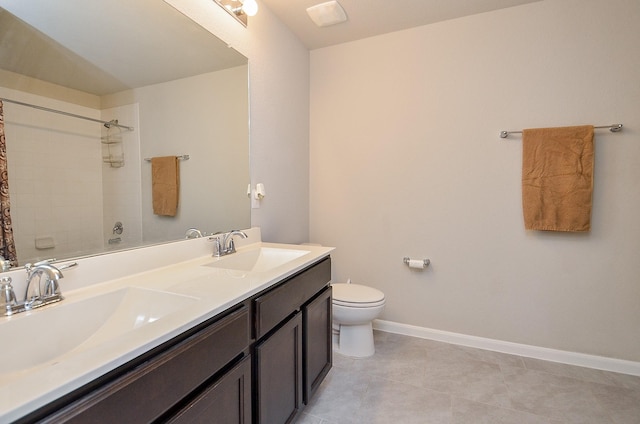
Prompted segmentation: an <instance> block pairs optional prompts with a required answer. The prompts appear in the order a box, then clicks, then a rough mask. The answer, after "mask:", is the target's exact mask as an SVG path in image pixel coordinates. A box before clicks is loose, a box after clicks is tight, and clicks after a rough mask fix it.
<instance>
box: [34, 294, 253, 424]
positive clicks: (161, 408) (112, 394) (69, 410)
mask: <svg viewBox="0 0 640 424" xmlns="http://www.w3.org/2000/svg"><path fill="white" fill-rule="evenodd" d="M250 325H251V323H250V315H249V308H247V306H246V305H242V307H241V308H240V309H239V310H237V311H235V312H233V313H231V314H230V315H228V316H226V317H224V318H222V319H221V320H220V321H217V322H215V323H213V324H211V325H210V326H209V327H206V328H205V329H203V330H201V331H199V332H198V333H196V334H194V335H192V336H190V337H189V338H187V339H185V340H184V341H182V342H180V343H178V344H177V345H175V346H173V347H171V348H169V349H168V350H166V351H165V352H163V353H160V354H159V355H158V356H156V357H154V358H153V359H151V360H149V361H147V362H145V363H143V364H141V365H140V366H138V367H136V368H134V369H132V370H131V371H129V372H128V373H127V374H125V375H123V376H122V377H119V378H117V379H116V380H114V381H112V382H111V383H108V384H106V385H105V386H103V387H101V388H100V389H98V390H96V391H95V392H92V393H90V394H88V395H87V396H85V397H84V398H81V399H80V400H78V401H76V402H74V403H72V404H71V405H69V406H68V407H66V408H65V409H63V410H61V411H60V412H59V413H57V414H55V415H54V416H51V417H49V419H47V420H45V422H52V423H58V422H69V423H90V422H96V423H98V422H113V423H116V422H121V423H124V422H131V423H133V422H140V423H142V422H150V421H153V420H154V419H156V418H158V417H159V416H160V415H161V414H162V413H164V412H165V411H167V410H168V409H170V408H171V407H172V406H173V405H175V404H176V403H178V402H179V401H180V400H181V399H182V398H184V397H185V396H187V395H188V394H189V393H191V392H192V391H193V390H195V389H196V388H197V387H198V386H199V385H201V384H202V383H204V382H205V381H206V380H207V379H208V378H210V377H211V376H212V375H213V374H215V373H216V372H217V371H219V370H220V369H221V368H222V367H224V366H225V365H226V364H227V363H229V362H230V361H231V360H232V359H234V358H235V357H236V356H238V355H239V354H240V353H241V352H242V351H243V350H245V349H246V348H247V346H248V345H249V344H250V342H251V339H250Z"/></svg>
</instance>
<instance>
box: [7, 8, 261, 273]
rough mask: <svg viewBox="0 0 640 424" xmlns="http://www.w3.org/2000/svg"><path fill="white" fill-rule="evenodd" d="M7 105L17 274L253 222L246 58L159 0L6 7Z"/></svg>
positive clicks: (10, 188)
mask: <svg viewBox="0 0 640 424" xmlns="http://www.w3.org/2000/svg"><path fill="white" fill-rule="evenodd" d="M0 98H2V99H5V100H4V101H3V103H4V111H3V118H4V130H5V135H6V149H7V168H8V178H9V192H10V200H11V207H10V212H11V220H12V224H13V235H14V239H15V246H16V251H17V256H18V259H17V262H18V263H17V264H14V266H20V265H24V264H25V263H27V262H35V261H38V260H43V259H48V258H56V259H58V260H60V259H68V258H72V257H80V256H86V255H93V254H100V253H105V252H111V251H114V250H120V249H128V248H134V247H139V246H144V245H149V244H157V243H163V242H168V241H173V240H179V239H184V238H185V236H186V234H187V230H188V229H190V228H197V229H199V230H200V231H203V232H208V233H212V232H217V231H226V230H230V229H234V228H248V227H249V226H250V212H251V211H250V201H249V199H248V198H247V195H246V190H247V189H246V188H247V184H248V183H249V180H250V179H249V116H248V111H249V105H248V64H247V59H246V58H245V57H244V56H242V55H241V54H240V53H238V52H237V51H235V50H233V49H231V48H229V47H228V46H227V45H226V44H225V43H224V42H222V41H221V40H219V39H218V38H216V37H215V36H213V35H212V34H211V33H210V32H208V31H206V30H205V29H203V28H202V27H200V26H199V25H197V24H196V23H195V22H193V21H192V20H191V19H189V18H187V17H185V16H184V15H182V14H181V13H180V12H178V11H177V10H175V9H174V8H172V7H171V6H170V5H168V4H167V3H165V2H164V1H159V0H135V1H131V0H108V1H107V0H98V1H89V2H88V1H77V0H56V1H50V0H21V1H13V0H0ZM16 102H19V103H26V104H29V105H35V106H38V107H41V108H47V109H54V110H57V111H62V112H64V113H66V114H59V113H54V112H51V111H49V110H43V109H39V108H33V107H30V106H26V105H22V104H19V103H16ZM68 114H73V115H80V116H84V117H89V118H92V119H96V120H99V121H112V120H117V123H118V124H119V125H122V126H126V127H131V129H127V128H123V127H117V126H114V125H111V126H105V125H102V124H101V123H99V122H95V121H91V120H86V119H81V118H78V117H75V116H70V115H68ZM163 156H177V157H179V158H180V160H178V164H179V203H178V208H177V212H176V214H175V216H164V215H159V214H156V213H154V210H153V208H152V175H151V159H152V158H154V157H163Z"/></svg>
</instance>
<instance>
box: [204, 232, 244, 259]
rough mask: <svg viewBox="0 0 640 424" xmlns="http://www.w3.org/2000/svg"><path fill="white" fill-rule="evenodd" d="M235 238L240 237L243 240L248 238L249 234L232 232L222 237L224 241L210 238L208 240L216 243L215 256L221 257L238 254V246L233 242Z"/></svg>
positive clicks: (218, 238)
mask: <svg viewBox="0 0 640 424" xmlns="http://www.w3.org/2000/svg"><path fill="white" fill-rule="evenodd" d="M233 236H240V237H242V238H243V239H246V238H247V237H248V236H247V233H245V232H244V231H239V230H231V231H229V232H228V233H225V234H224V235H222V240H221V239H220V237H209V239H208V240H209V241H212V242H214V247H213V256H216V257H220V256H225V255H229V254H231V253H236V244H235V242H234V241H233Z"/></svg>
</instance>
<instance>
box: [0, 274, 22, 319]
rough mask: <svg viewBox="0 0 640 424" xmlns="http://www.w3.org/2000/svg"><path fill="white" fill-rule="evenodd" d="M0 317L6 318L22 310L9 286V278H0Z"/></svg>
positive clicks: (11, 287)
mask: <svg viewBox="0 0 640 424" xmlns="http://www.w3.org/2000/svg"><path fill="white" fill-rule="evenodd" d="M0 308H1V310H0V315H4V316H8V315H13V314H15V313H17V312H22V311H23V310H24V305H23V304H22V303H18V301H17V300H16V294H15V292H14V291H13V286H12V285H11V277H2V278H0Z"/></svg>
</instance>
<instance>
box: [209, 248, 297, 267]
mask: <svg viewBox="0 0 640 424" xmlns="http://www.w3.org/2000/svg"><path fill="white" fill-rule="evenodd" d="M307 253H309V251H308V250H303V249H301V250H298V249H281V248H277V247H260V248H257V249H252V250H247V251H243V252H238V253H232V254H230V255H228V256H223V257H222V258H220V259H218V260H216V261H215V262H211V263H209V264H207V266H211V267H214V268H222V269H232V270H237V271H248V272H264V271H269V270H271V269H273V268H276V267H279V266H280V265H284V264H286V263H287V262H291V261H293V260H294V259H297V258H299V257H301V256H304V255H306V254H307Z"/></svg>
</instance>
